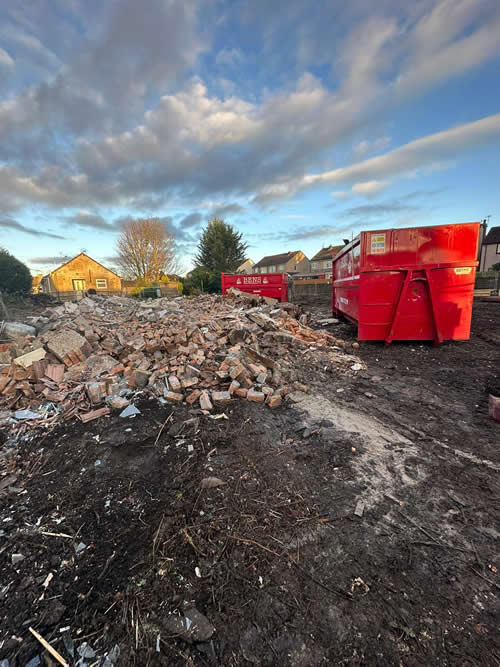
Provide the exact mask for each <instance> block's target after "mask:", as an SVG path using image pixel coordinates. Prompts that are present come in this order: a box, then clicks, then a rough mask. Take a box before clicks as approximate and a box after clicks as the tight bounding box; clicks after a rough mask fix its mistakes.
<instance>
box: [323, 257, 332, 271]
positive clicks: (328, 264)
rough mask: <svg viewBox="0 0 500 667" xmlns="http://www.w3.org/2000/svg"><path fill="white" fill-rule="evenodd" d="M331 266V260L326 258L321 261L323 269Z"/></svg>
mask: <svg viewBox="0 0 500 667" xmlns="http://www.w3.org/2000/svg"><path fill="white" fill-rule="evenodd" d="M331 266H332V260H331V259H327V260H326V261H325V262H323V268H324V269H329V268H331Z"/></svg>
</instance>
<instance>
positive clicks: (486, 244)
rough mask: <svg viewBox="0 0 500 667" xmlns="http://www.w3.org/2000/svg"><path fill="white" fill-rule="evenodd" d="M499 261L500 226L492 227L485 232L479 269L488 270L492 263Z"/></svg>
mask: <svg viewBox="0 0 500 667" xmlns="http://www.w3.org/2000/svg"><path fill="white" fill-rule="evenodd" d="M498 263H500V227H492V228H491V229H490V231H489V232H488V233H487V234H486V236H485V237H484V240H483V244H482V246H481V259H480V262H479V271H489V270H490V269H491V267H492V266H493V265H494V264H498Z"/></svg>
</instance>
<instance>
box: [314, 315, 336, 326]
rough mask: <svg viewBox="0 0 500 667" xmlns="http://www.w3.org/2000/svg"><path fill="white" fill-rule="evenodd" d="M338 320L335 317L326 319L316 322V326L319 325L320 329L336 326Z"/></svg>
mask: <svg viewBox="0 0 500 667" xmlns="http://www.w3.org/2000/svg"><path fill="white" fill-rule="evenodd" d="M338 323H339V320H338V319H337V318H335V317H328V318H327V319H325V320H318V324H321V326H322V327H326V326H328V325H329V324H338Z"/></svg>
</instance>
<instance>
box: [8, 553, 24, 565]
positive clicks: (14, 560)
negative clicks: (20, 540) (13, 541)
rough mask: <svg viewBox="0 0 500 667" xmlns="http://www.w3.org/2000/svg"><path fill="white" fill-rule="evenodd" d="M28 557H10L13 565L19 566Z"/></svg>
mask: <svg viewBox="0 0 500 667" xmlns="http://www.w3.org/2000/svg"><path fill="white" fill-rule="evenodd" d="M25 558H26V556H23V554H12V556H11V557H10V560H11V563H12V565H17V564H18V563H21V562H22V561H23V560H24V559H25Z"/></svg>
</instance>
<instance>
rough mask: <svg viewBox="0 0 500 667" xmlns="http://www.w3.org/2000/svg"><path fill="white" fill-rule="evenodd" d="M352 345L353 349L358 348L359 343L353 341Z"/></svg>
mask: <svg viewBox="0 0 500 667" xmlns="http://www.w3.org/2000/svg"><path fill="white" fill-rule="evenodd" d="M352 346H353V348H354V349H355V350H359V343H356V342H354V343H353V344H352Z"/></svg>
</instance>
